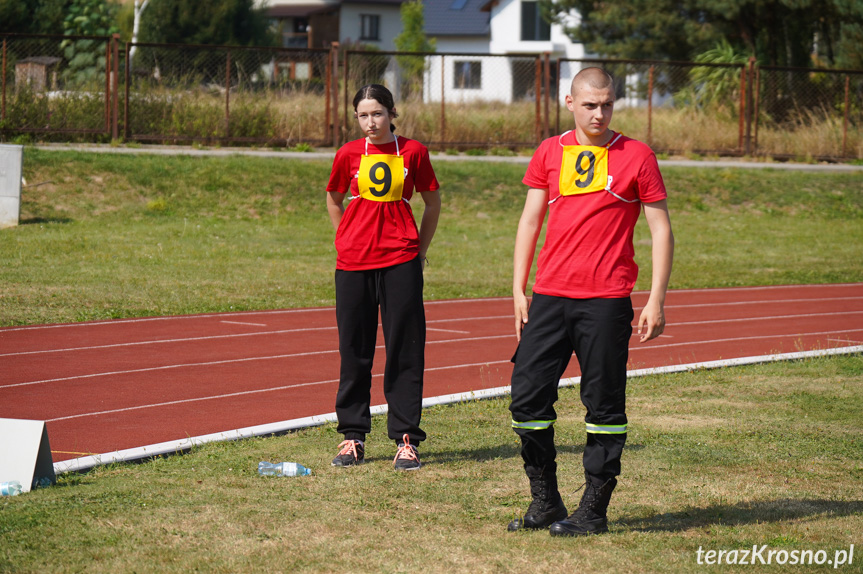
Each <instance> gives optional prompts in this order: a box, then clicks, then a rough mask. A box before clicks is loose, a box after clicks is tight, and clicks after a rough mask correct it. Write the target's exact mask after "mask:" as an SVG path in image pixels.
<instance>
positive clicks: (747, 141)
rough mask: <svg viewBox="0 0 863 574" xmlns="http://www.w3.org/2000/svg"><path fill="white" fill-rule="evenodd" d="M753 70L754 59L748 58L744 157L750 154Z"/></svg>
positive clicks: (752, 57)
mask: <svg viewBox="0 0 863 574" xmlns="http://www.w3.org/2000/svg"><path fill="white" fill-rule="evenodd" d="M754 70H755V57H754V56H750V58H749V65H748V66H747V74H746V76H747V77H746V79H747V82H746V83H747V86H748V88H749V89H748V90H747V92H746V139H745V145H744V148H743V149H744V153H745V154H746V155H749V154H751V153H752V92H753V89H752V87H753V86H752V84H753V83H754V82H753V79H752V76H753V72H754Z"/></svg>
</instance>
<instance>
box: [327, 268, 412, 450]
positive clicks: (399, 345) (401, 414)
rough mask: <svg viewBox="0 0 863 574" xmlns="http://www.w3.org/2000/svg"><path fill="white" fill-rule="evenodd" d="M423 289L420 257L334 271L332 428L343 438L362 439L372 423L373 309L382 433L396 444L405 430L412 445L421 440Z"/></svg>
mask: <svg viewBox="0 0 863 574" xmlns="http://www.w3.org/2000/svg"><path fill="white" fill-rule="evenodd" d="M422 292H423V273H422V264H421V262H420V259H419V257H417V258H416V259H413V260H411V261H408V262H407V263H402V264H400V265H394V266H392V267H385V268H383V269H373V270H367V271H344V270H341V269H337V270H336V323H337V324H338V328H339V354H340V355H341V373H340V379H339V391H338V394H337V396H336V415H337V416H338V419H339V424H338V428H337V430H338V432H340V433H342V434H343V435H344V436H345V439H346V440H349V439H353V440H365V436H366V434H368V433H369V432H370V431H371V427H372V422H371V414H370V411H369V407H370V404H371V386H372V362H373V360H374V355H375V342H376V339H377V330H378V307H380V316H381V325H382V327H383V332H384V346H385V348H386V366H385V368H384V383H383V390H384V397H385V398H386V401H387V405H388V415H387V434H388V436H389V438H391V439H392V440H394V441H396V442H400V441H401V440H402V436H403V435H405V434H407V435H408V436H409V437H410V442H411V444H413V445H416V444H419V442H420V441H422V440H424V439H425V438H426V435H425V433H424V432H423V431H422V429H420V417H421V415H422V393H423V370H424V369H425V339H426V323H425V311H424V309H423V299H422Z"/></svg>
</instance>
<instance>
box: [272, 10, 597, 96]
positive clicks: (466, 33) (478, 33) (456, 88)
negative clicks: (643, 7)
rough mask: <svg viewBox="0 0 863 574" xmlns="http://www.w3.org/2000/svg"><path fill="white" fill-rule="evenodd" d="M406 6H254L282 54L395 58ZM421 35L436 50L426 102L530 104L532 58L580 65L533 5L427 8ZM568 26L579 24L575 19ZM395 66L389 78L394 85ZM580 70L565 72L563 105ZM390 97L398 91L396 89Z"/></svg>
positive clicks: (577, 54) (577, 51) (575, 47)
mask: <svg viewBox="0 0 863 574" xmlns="http://www.w3.org/2000/svg"><path fill="white" fill-rule="evenodd" d="M404 1H405V0H259V2H261V3H262V5H265V6H266V10H267V14H268V15H269V16H270V18H272V19H273V21H274V23H275V24H276V25H277V26H278V29H279V31H280V34H281V36H282V45H283V46H284V47H308V48H326V47H329V46H330V45H331V44H332V42H340V43H341V44H348V45H352V44H363V45H368V46H373V47H376V48H378V49H380V50H382V51H395V49H396V48H395V45H394V43H393V40H394V38H395V37H396V36H397V35H398V34H399V33H400V32H401V30H402V24H401V14H400V8H401V4H402V3H403V2H404ZM423 7H424V18H425V30H426V34H427V35H428V36H429V37H430V38H434V39H435V41H436V43H437V53H438V54H441V55H444V56H431V57H428V58H427V66H426V72H425V80H424V90H423V95H424V99H425V100H426V101H431V102H436V101H440V100H441V99H442V98H443V99H445V100H446V101H451V102H471V101H499V102H505V103H508V102H512V101H517V100H523V99H532V98H534V97H535V94H534V86H535V81H534V69H535V57H536V56H537V55H539V54H545V53H548V54H549V55H550V57H551V58H552V59H557V58H572V59H577V58H583V57H584V47H583V46H582V45H581V44H576V43H573V42H572V40H571V39H570V38H569V37H568V36H567V35H566V34H565V32H564V30H563V26H561V25H560V24H549V23H547V22H545V21H544V20H543V19H542V17H541V16H540V9H539V2H538V1H536V0H424V1H423ZM572 23H577V16H574V17H573V20H572ZM396 68H397V66H390V68H388V70H387V76H388V77H389V78H393V77H397V76H398V70H397V69H396ZM577 71H578V70H577V69H574V70H570V69H569V66H568V65H567V64H564V66H563V68H562V70H561V82H560V83H559V84H560V85H561V88H560V90H561V93H560V98H561V100H562V98H563V96H565V95H566V92H567V91H568V85H569V83H568V82H567V81H566V80H567V78H571V77H572V75H574V73H575V72H577ZM393 83H394V86H391V87H393V88H395V91H396V92H397V91H398V85H397V84H398V83H397V82H393Z"/></svg>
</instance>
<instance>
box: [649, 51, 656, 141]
mask: <svg viewBox="0 0 863 574" xmlns="http://www.w3.org/2000/svg"><path fill="white" fill-rule="evenodd" d="M655 71H656V66H654V65H653V64H651V65H650V69H649V70H648V72H647V145H648V146H651V145H653V74H654V72H655Z"/></svg>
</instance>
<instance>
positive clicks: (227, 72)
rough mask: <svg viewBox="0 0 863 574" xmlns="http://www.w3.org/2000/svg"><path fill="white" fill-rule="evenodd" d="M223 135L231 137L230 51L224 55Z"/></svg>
mask: <svg viewBox="0 0 863 574" xmlns="http://www.w3.org/2000/svg"><path fill="white" fill-rule="evenodd" d="M225 137H231V53H230V52H228V53H227V55H226V56H225Z"/></svg>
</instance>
